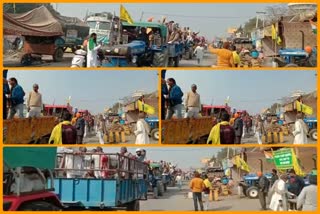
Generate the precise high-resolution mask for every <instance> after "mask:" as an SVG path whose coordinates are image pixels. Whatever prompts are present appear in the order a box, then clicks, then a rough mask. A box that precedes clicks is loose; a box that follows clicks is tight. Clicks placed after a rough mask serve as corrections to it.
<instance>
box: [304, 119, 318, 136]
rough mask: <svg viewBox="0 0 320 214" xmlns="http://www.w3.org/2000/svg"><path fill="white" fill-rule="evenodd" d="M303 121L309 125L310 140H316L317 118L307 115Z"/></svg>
mask: <svg viewBox="0 0 320 214" xmlns="http://www.w3.org/2000/svg"><path fill="white" fill-rule="evenodd" d="M304 122H305V123H306V124H307V126H308V127H309V133H308V135H309V137H311V139H312V140H314V141H317V139H318V133H317V118H316V117H308V118H305V119H304Z"/></svg>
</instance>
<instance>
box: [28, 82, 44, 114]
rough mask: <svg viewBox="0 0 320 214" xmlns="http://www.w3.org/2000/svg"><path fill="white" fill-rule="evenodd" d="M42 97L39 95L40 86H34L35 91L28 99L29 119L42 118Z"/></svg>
mask: <svg viewBox="0 0 320 214" xmlns="http://www.w3.org/2000/svg"><path fill="white" fill-rule="evenodd" d="M42 106H43V103H42V95H41V94H40V93H39V85H38V84H34V85H33V91H31V92H30V93H29V96H28V99H27V107H28V112H29V116H28V117H29V118H30V117H40V116H41V111H42Z"/></svg>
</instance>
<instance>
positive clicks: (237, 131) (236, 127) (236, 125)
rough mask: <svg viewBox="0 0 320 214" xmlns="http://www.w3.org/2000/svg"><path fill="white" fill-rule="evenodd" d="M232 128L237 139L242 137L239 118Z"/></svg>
mask: <svg viewBox="0 0 320 214" xmlns="http://www.w3.org/2000/svg"><path fill="white" fill-rule="evenodd" d="M233 128H234V130H235V132H236V136H237V137H240V136H242V132H243V121H242V119H241V118H237V119H236V120H235V121H234V125H233Z"/></svg>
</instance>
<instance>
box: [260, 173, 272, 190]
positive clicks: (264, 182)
mask: <svg viewBox="0 0 320 214" xmlns="http://www.w3.org/2000/svg"><path fill="white" fill-rule="evenodd" d="M269 186H270V182H269V180H268V178H266V177H265V176H261V177H260V178H259V190H260V192H264V193H268V191H269Z"/></svg>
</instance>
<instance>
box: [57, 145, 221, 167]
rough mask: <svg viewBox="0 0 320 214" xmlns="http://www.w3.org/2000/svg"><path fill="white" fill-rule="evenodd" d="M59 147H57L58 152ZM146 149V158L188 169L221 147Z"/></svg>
mask: <svg viewBox="0 0 320 214" xmlns="http://www.w3.org/2000/svg"><path fill="white" fill-rule="evenodd" d="M127 148H128V151H129V152H131V153H132V154H135V153H136V152H135V151H136V149H137V147H127ZM60 149H61V148H59V149H58V152H59V150H60ZM87 149H88V150H91V149H93V148H92V147H87ZM142 149H143V148H142ZM144 149H145V150H146V151H147V160H152V161H160V160H164V161H166V162H171V163H173V164H177V165H178V168H181V169H189V168H190V167H193V168H200V167H202V166H203V164H202V163H201V160H202V159H205V158H211V157H212V156H213V155H215V154H216V153H217V152H218V151H220V149H221V148H217V147H215V148H210V147H206V148H199V147H197V148H195V147H189V148H188V147H166V148H165V147H162V148H161V147H157V148H155V147H147V148H144ZM103 151H104V152H106V153H116V152H120V147H103Z"/></svg>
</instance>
